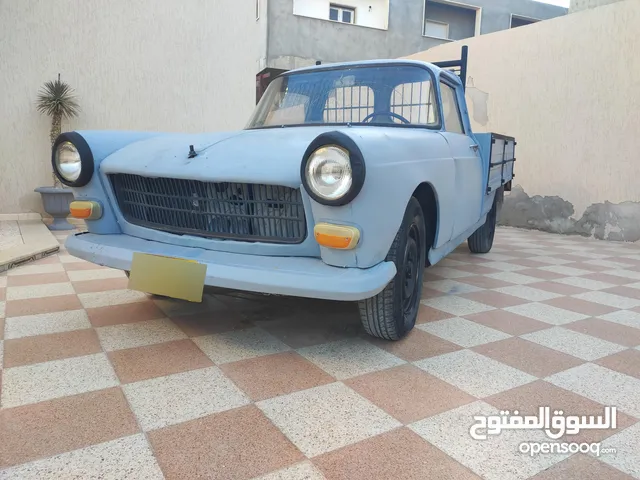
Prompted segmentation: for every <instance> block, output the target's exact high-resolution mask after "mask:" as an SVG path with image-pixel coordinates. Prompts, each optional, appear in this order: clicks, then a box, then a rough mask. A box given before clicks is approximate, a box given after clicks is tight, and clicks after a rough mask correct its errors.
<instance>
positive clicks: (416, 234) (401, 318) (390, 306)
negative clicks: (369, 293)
mask: <svg viewBox="0 0 640 480" xmlns="http://www.w3.org/2000/svg"><path fill="white" fill-rule="evenodd" d="M428 227H430V226H427V225H426V222H425V218H424V213H423V212H422V207H420V203H419V202H418V200H416V198H414V197H411V200H410V201H409V204H408V205H407V209H406V211H405V213H404V218H403V220H402V225H401V226H400V229H399V230H398V233H397V234H396V237H395V239H394V240H393V244H392V245H391V248H390V249H389V253H388V254H387V258H386V260H387V261H389V262H393V263H395V265H396V270H397V273H396V276H395V277H394V278H393V280H391V282H389V284H388V285H387V286H386V287H385V289H384V290H383V291H382V292H380V293H379V294H378V295H376V296H375V297H371V298H367V299H366V300H361V301H360V302H359V303H358V305H359V307H360V318H361V320H362V325H363V327H364V329H365V331H366V332H367V333H368V334H369V335H372V336H374V337H378V338H383V339H385V340H399V339H401V338H402V337H404V336H405V335H406V334H407V333H409V332H410V331H411V329H412V328H413V327H414V325H415V323H416V317H417V316H418V308H419V307H420V296H421V293H422V277H423V274H424V266H425V264H426V255H427V230H428Z"/></svg>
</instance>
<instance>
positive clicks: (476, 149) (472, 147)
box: [469, 143, 480, 152]
mask: <svg viewBox="0 0 640 480" xmlns="http://www.w3.org/2000/svg"><path fill="white" fill-rule="evenodd" d="M469 148H470V149H471V150H474V151H476V152H477V151H478V149H479V148H480V145H478V144H477V143H474V144H473V145H469Z"/></svg>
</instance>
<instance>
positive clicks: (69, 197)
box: [35, 74, 80, 230]
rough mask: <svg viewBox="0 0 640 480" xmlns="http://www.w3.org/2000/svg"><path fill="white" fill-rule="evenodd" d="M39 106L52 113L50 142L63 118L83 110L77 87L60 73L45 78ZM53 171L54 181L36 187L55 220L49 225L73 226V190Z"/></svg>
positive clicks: (39, 94)
mask: <svg viewBox="0 0 640 480" xmlns="http://www.w3.org/2000/svg"><path fill="white" fill-rule="evenodd" d="M36 108H37V109H38V111H39V112H40V113H42V114H44V115H47V116H49V117H51V130H50V132H49V140H50V141H51V146H53V143H54V142H55V141H56V138H58V136H59V135H60V133H62V119H63V118H72V117H75V116H77V115H78V113H79V111H80V107H79V105H78V103H77V102H76V97H75V95H74V90H73V89H72V88H71V86H69V84H67V83H65V82H63V81H61V80H60V74H58V79H57V80H55V81H53V82H46V83H45V84H44V86H43V87H42V88H41V89H40V92H39V93H38V100H37V102H36ZM51 175H52V178H53V185H52V186H49V187H38V188H36V189H35V191H36V192H38V193H40V196H41V197H42V205H43V207H44V211H45V212H47V213H48V214H49V215H51V216H52V217H53V223H52V224H51V225H49V229H51V230H71V229H73V228H74V226H73V225H71V224H70V223H69V222H68V221H67V217H68V216H69V205H70V204H71V202H72V201H73V193H71V190H70V189H68V188H66V187H65V186H64V185H62V183H61V182H60V180H58V177H56V175H55V174H54V173H53V171H52V172H51Z"/></svg>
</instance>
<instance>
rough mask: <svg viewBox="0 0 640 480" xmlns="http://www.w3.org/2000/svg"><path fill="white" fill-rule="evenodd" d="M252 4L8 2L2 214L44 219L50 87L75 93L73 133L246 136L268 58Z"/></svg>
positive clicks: (0, 59) (0, 146)
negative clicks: (42, 103)
mask: <svg viewBox="0 0 640 480" xmlns="http://www.w3.org/2000/svg"><path fill="white" fill-rule="evenodd" d="M262 22H266V6H264V7H263V8H262V11H261V19H260V21H259V22H256V14H255V2H254V1H249V0H242V1H239V0H179V1H178V0H171V1H169V0H166V1H162V2H160V1H156V0H45V1H43V0H0V213H15V212H28V211H40V209H41V202H40V198H39V196H38V194H35V193H33V189H34V188H35V187H38V186H41V185H50V183H51V177H50V163H49V162H50V153H49V144H48V131H49V120H48V119H47V118H45V117H42V116H40V115H39V114H38V113H37V111H36V109H35V107H34V101H35V98H36V95H37V92H38V89H39V88H40V86H41V85H42V84H43V83H44V82H45V81H47V80H53V79H55V78H56V76H57V74H58V72H59V73H61V75H62V79H63V80H65V81H67V82H69V83H70V84H71V85H72V86H73V87H75V89H76V92H77V94H78V96H79V101H80V105H81V107H82V114H81V115H80V117H79V118H77V119H75V120H73V121H72V122H71V123H69V122H65V123H64V124H63V128H64V129H66V130H68V129H136V130H161V131H189V132H196V131H203V130H204V131H210V130H227V129H236V128H242V127H243V126H244V124H245V122H246V120H247V119H248V116H249V115H250V113H251V110H252V108H253V106H254V104H255V75H256V73H257V72H258V66H259V60H260V57H261V56H265V52H264V48H265V47H264V44H265V41H266V38H265V37H266V30H265V29H264V28H262V25H263V23H262Z"/></svg>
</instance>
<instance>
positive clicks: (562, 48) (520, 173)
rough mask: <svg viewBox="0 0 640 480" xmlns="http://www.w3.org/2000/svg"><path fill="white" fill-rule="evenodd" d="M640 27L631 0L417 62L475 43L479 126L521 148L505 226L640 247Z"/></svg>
mask: <svg viewBox="0 0 640 480" xmlns="http://www.w3.org/2000/svg"><path fill="white" fill-rule="evenodd" d="M639 24H640V2H638V1H636V0H627V1H622V2H618V3H614V4H611V5H608V6H603V7H600V8H597V9H593V10H586V11H583V12H581V13H579V14H575V15H567V16H565V17H563V18H557V19H553V20H549V21H547V22H539V23H535V24H533V25H528V26H525V27H521V28H517V29H513V30H509V31H503V32H498V33H494V34H491V35H483V36H480V37H475V38H473V39H467V40H465V41H463V42H455V43H449V44H446V45H442V46H439V47H436V48H433V49H431V50H428V51H426V52H422V53H420V54H417V55H414V56H412V58H419V59H423V60H427V61H437V60H443V59H448V58H458V57H459V54H460V47H461V45H463V44H466V45H469V69H468V80H467V81H468V83H467V85H468V89H467V95H466V96H467V102H468V104H469V109H470V113H471V115H472V125H473V128H474V129H475V130H476V131H494V132H499V133H505V134H510V135H514V136H515V137H516V139H517V141H518V145H517V147H516V157H517V161H516V165H515V172H516V178H515V179H514V183H515V184H517V187H516V188H514V191H513V192H512V193H511V194H510V195H508V197H507V198H506V200H505V205H504V209H503V215H502V218H501V221H502V222H503V223H505V224H508V225H514V226H520V227H530V228H540V229H544V230H548V231H554V232H564V233H577V234H582V235H593V236H595V237H597V238H605V239H611V240H628V241H637V240H638V239H640V188H639V187H638V179H637V175H638V173H639V172H640V136H639V135H638V132H640V116H639V115H637V112H638V111H639V110H640V95H639V94H638V91H639V88H640V84H639V83H638V77H639V75H640V57H639V56H638V55H637V54H636V52H637V51H638V49H639V48H640V40H639V38H640V37H639V36H638V25H639Z"/></svg>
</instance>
